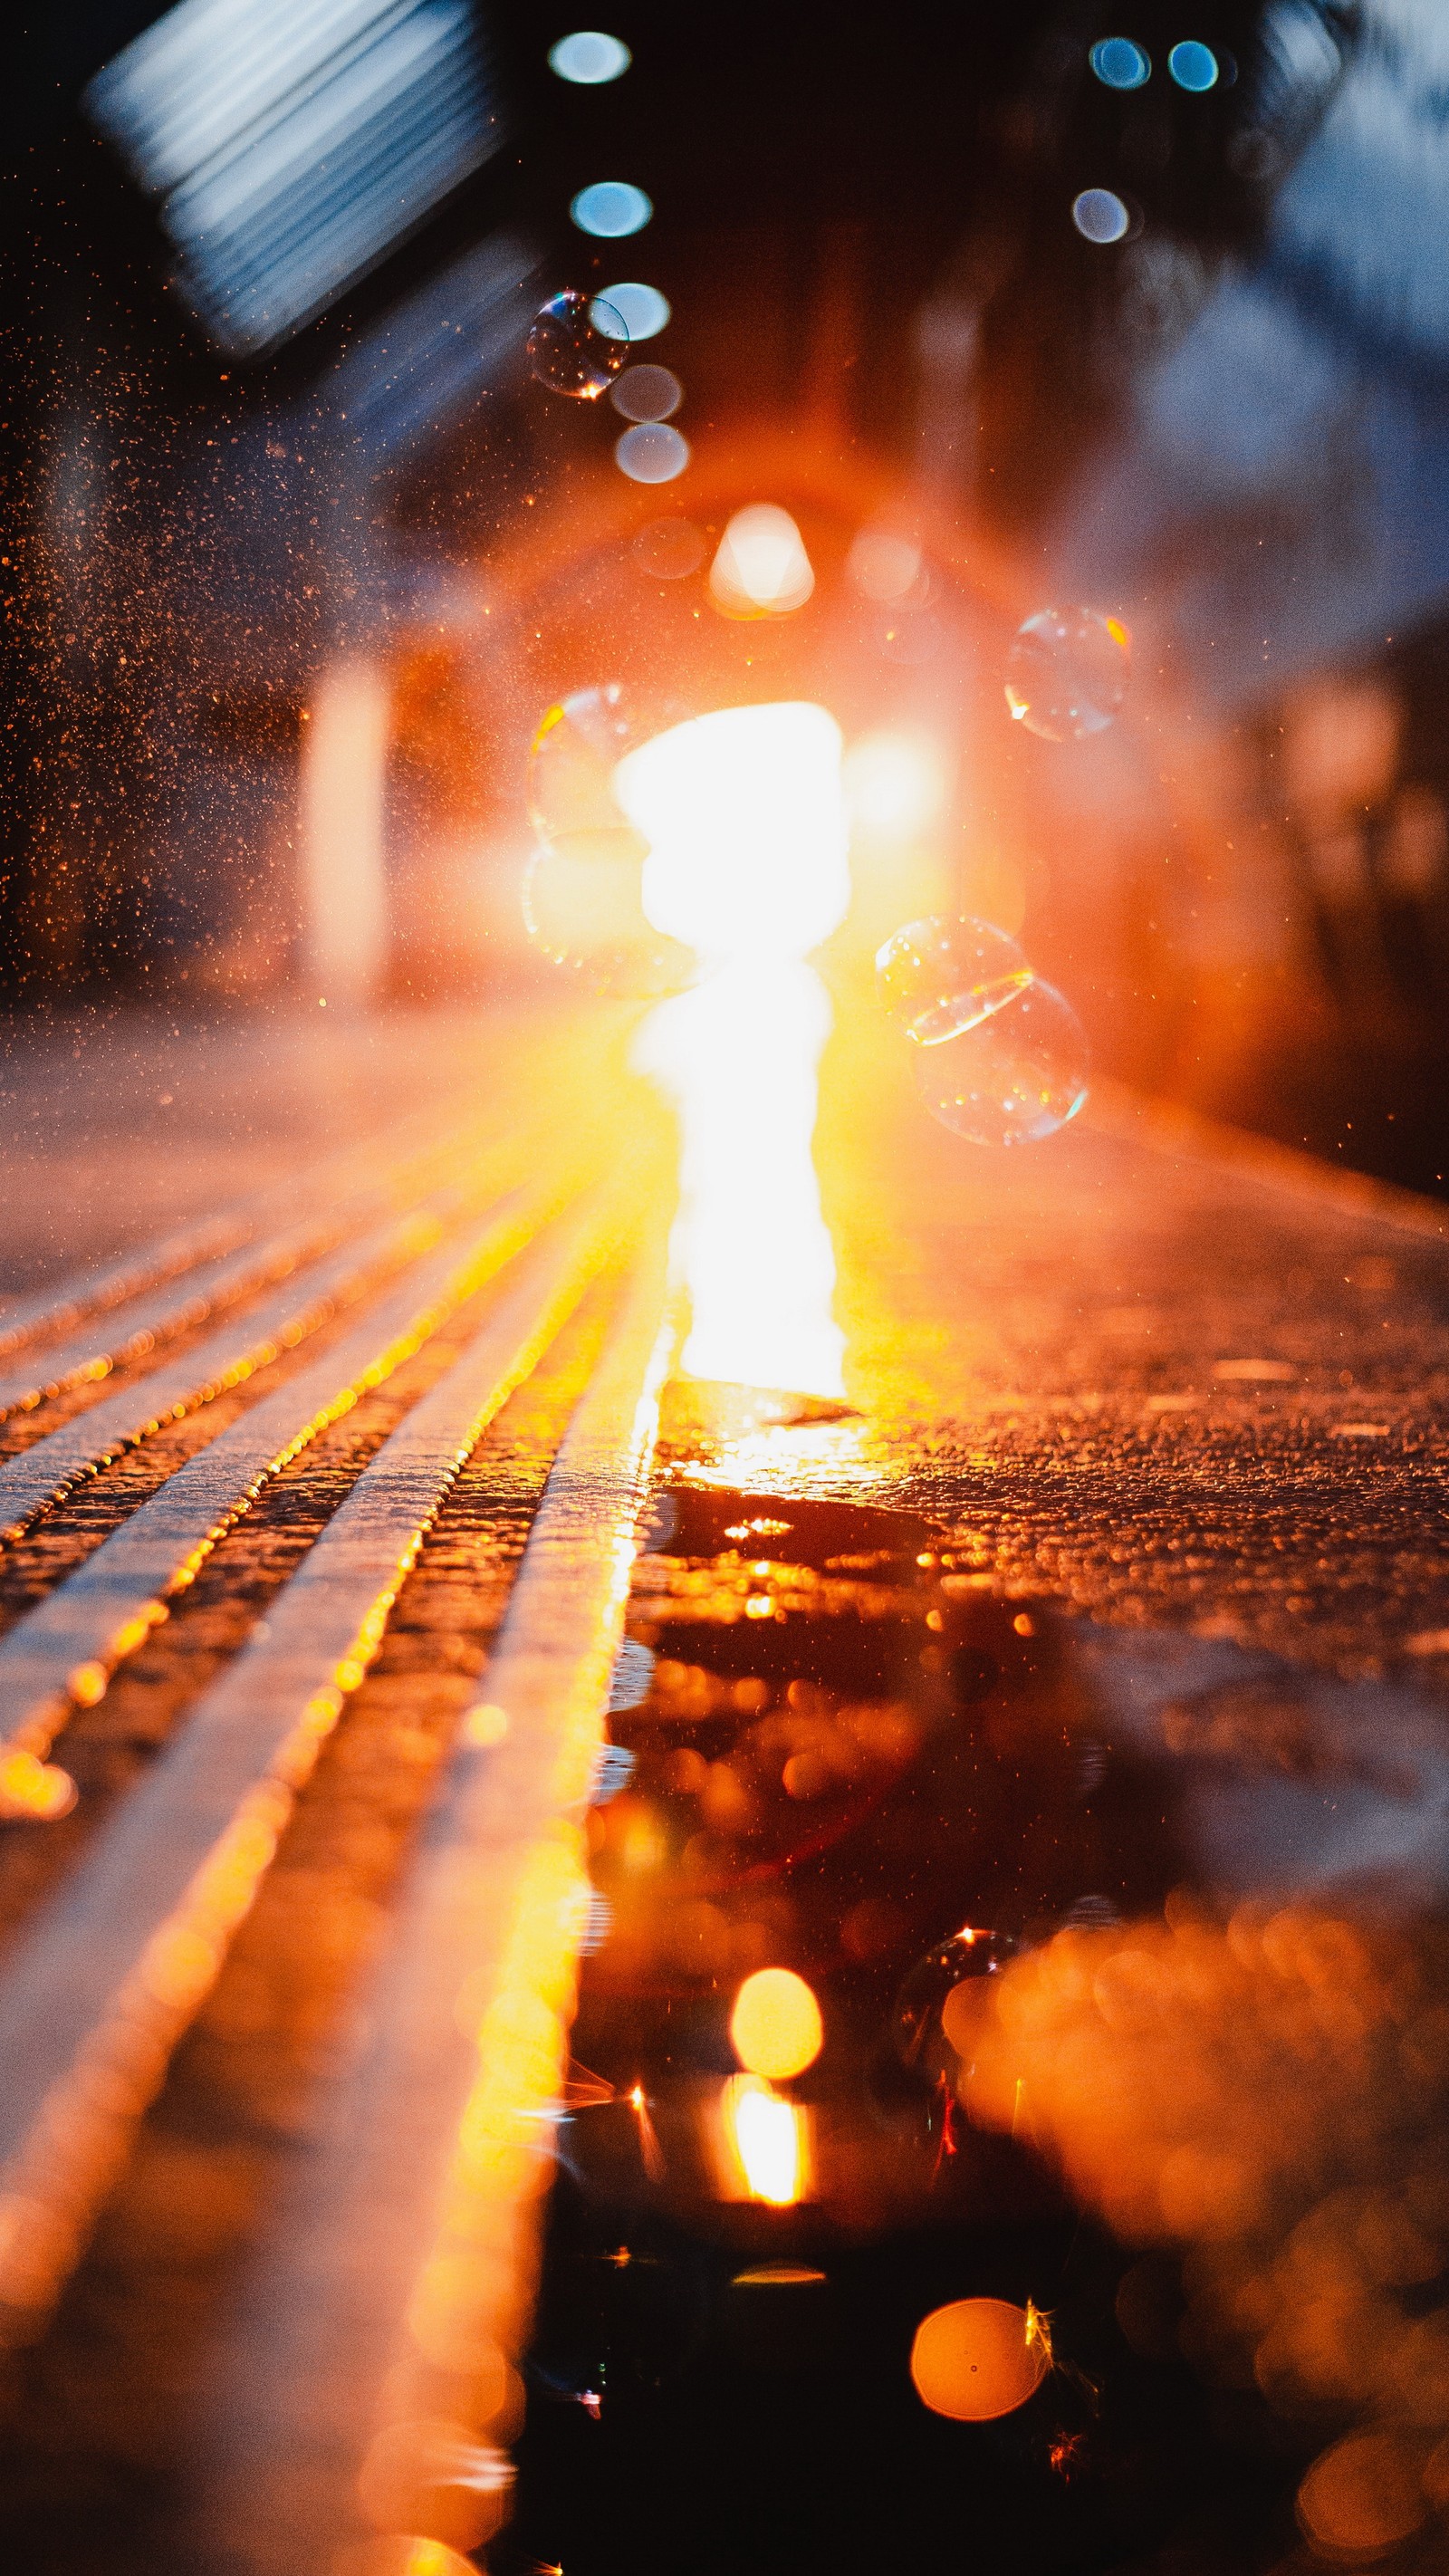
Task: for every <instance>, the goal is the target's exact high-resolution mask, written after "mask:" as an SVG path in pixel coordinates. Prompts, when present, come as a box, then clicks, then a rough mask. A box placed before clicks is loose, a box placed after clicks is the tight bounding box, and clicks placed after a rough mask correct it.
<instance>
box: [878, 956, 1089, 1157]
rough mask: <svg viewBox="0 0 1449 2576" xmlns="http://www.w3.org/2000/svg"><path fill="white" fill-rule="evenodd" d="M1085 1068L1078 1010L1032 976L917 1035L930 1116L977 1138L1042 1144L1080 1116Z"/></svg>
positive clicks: (919, 1074)
mask: <svg viewBox="0 0 1449 2576" xmlns="http://www.w3.org/2000/svg"><path fill="white" fill-rule="evenodd" d="M942 1016H946V1017H949V1012H946V1013H944V1014H943V1015H942ZM916 1034H917V1035H918V1033H916ZM1087 1068H1088V1049H1087V1040H1086V1033H1085V1031H1084V1030H1083V1028H1082V1024H1081V1021H1080V1020H1079V1019H1078V1017H1077V1015H1076V1012H1075V1011H1074V1010H1073V1009H1072V1006H1071V1004H1070V1002H1068V1001H1066V1000H1064V999H1063V997H1062V995H1061V994H1060V993H1058V992H1057V991H1055V989H1054V988H1053V986H1052V985H1050V984H1043V983H1042V981H1041V979H1040V977H1039V976H1033V977H1031V978H1030V979H1029V980H1028V981H1027V982H1026V983H1025V984H1018V985H1017V986H1016V988H1015V989H1014V990H1013V991H1012V992H1010V993H1008V994H1007V995H1006V996H1005V998H1004V999H1003V1000H1002V1001H1001V1002H1000V1003H994V1004H993V1006H992V1007H991V1008H990V1010H989V1011H987V1012H985V1013H984V1014H982V1013H978V1015H977V1016H976V1017H974V1018H969V1019H963V1021H962V1023H961V1025H960V1026H959V1027H958V1028H956V1029H955V1030H954V1031H952V1032H951V1033H949V1034H947V1035H944V1036H942V1037H941V1038H939V1039H931V1038H925V1039H919V1042H918V1051H917V1055H916V1087H917V1089H918V1090H919V1092H920V1095H921V1098H922V1099H923V1101H924V1102H925V1104H926V1107H927V1108H928V1109H929V1110H930V1112H931V1115H932V1117H933V1118H938V1119H939V1120H940V1122H941V1124H942V1126H943V1127H949V1128H950V1129H951V1131H952V1133H953V1135H957V1136H965V1137H966V1138H967V1139H968V1140H969V1141H970V1143H971V1144H973V1145H1027V1144H1037V1143H1040V1141H1041V1139H1042V1138H1043V1137H1044V1136H1052V1135H1055V1133H1056V1131H1057V1129H1058V1128H1059V1127H1064V1126H1065V1125H1066V1123H1067V1120H1068V1119H1069V1118H1074V1117H1075V1116H1076V1113H1077V1111H1078V1110H1079V1109H1080V1108H1081V1106H1082V1103H1083V1101H1084V1100H1085V1099H1086V1097H1087Z"/></svg>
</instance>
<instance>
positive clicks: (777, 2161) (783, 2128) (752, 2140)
mask: <svg viewBox="0 0 1449 2576" xmlns="http://www.w3.org/2000/svg"><path fill="white" fill-rule="evenodd" d="M720 2112H721V2117H722V2119H723V2122H724V2135H725V2146H726V2151H727V2156H728V2159H729V2164H730V2167H731V2178H732V2181H733V2183H734V2188H735V2190H736V2192H737V2193H738V2192H742V2193H743V2196H744V2197H745V2198H746V2199H749V2200H761V2201H764V2202H765V2203H766V2204H767V2205H768V2206H769V2207H770V2208H771V2209H791V2208H793V2207H794V2205H795V2203H796V2202H797V2201H798V2200H803V2199H804V2197H805V2193H806V2190H807V2188H808V2184H809V2172H810V2158H809V2130H808V2115H807V2113H806V2112H805V2110H804V2109H803V2107H802V2106H801V2105H800V2104H799V2103H798V2102H786V2101H785V2100H783V2098H782V2097H781V2095H780V2094H778V2093H772V2092H771V2090H770V2087H769V2085H768V2084H765V2083H763V2082H762V2081H761V2079H760V2078H759V2076H757V2075H732V2076H731V2077H730V2079H729V2081H728V2083H727V2084H726V2085H725V2088H724V2092H723V2094H722V2096H721V2100H720Z"/></svg>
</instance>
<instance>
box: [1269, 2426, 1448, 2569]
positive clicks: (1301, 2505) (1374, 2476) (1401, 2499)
mask: <svg viewBox="0 0 1449 2576" xmlns="http://www.w3.org/2000/svg"><path fill="white" fill-rule="evenodd" d="M1421 2456H1422V2454H1419V2456H1417V2457H1416V2454H1415V2450H1414V2448H1413V2447H1412V2446H1411V2445H1410V2444H1409V2443H1408V2442H1405V2441H1404V2440H1403V2439H1402V2438H1400V2437H1399V2436H1396V2435H1395V2434H1393V2433H1390V2432H1383V2431H1375V2432H1371V2433H1351V2434H1350V2435H1349V2437H1348V2439H1347V2441H1345V2442H1335V2443H1334V2445H1333V2448H1332V2450H1331V2451H1325V2452H1324V2453H1323V2456H1322V2458H1321V2459H1317V2460H1315V2461H1314V2463H1313V2466H1312V2468H1311V2469H1310V2470H1309V2472H1308V2475H1307V2477H1306V2478H1305V2479H1304V2481H1303V2484H1302V2485H1301V2487H1300V2488H1299V2490H1298V2519H1299V2522H1300V2523H1301V2524H1302V2526H1303V2529H1304V2531H1305V2533H1306V2534H1307V2536H1308V2539H1309V2540H1310V2541H1311V2543H1312V2545H1313V2547H1314V2549H1315V2550H1317V2551H1318V2552H1319V2553H1320V2554H1321V2555H1323V2556H1325V2557H1331V2558H1343V2559H1352V2561H1353V2562H1354V2564H1355V2565H1356V2566H1357V2565H1359V2564H1361V2562H1362V2561H1363V2560H1364V2559H1366V2558H1370V2559H1371V2558H1385V2557H1387V2556H1388V2553H1389V2551H1390V2550H1391V2549H1396V2548H1397V2547H1398V2546H1399V2543H1400V2542H1401V2541H1404V2540H1407V2539H1408V2538H1409V2537H1410V2535H1411V2534H1412V2533H1413V2532H1416V2531H1417V2530H1418V2528H1419V2525H1420V2524H1421V2523H1422V2522H1424V2521H1426V2520H1427V2519H1428V2513H1429V2501H1428V2498H1427V2497H1426V2495H1425V2493H1424V2484H1423V2480H1422V2478H1421V2476H1420V2471H1419V2457H1421Z"/></svg>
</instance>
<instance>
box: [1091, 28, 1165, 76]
mask: <svg viewBox="0 0 1449 2576" xmlns="http://www.w3.org/2000/svg"><path fill="white" fill-rule="evenodd" d="M1087 59H1088V61H1089V62H1090V64H1091V66H1092V69H1093V71H1094V72H1095V73H1096V75H1097V78H1098V80H1099V81H1104V82H1105V83H1106V86H1107V87H1108V89H1140V88H1141V87H1142V84H1143V82H1144V81H1145V80H1150V79H1151V77H1152V60H1151V56H1150V55H1149V54H1148V52H1147V49H1146V47H1145V46H1143V45H1139V44H1137V43H1136V42H1135V40H1134V39H1133V38H1132V37H1131V36H1104V37H1103V38H1102V40H1101V42H1100V44H1096V45H1094V46H1093V47H1092V50H1091V53H1090V54H1089V55H1088V57H1087Z"/></svg>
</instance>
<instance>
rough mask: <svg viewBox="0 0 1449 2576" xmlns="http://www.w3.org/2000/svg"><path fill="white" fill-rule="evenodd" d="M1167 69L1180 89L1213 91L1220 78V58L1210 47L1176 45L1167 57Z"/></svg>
mask: <svg viewBox="0 0 1449 2576" xmlns="http://www.w3.org/2000/svg"><path fill="white" fill-rule="evenodd" d="M1167 68H1168V70H1169V71H1170V72H1171V74H1172V77H1173V79H1174V80H1175V81H1176V83H1177V86H1178V88H1179V89H1190V90H1204V89H1212V88H1213V87H1214V86H1215V84H1216V81H1217V77H1218V58H1217V56H1216V54H1215V53H1214V52H1213V50H1212V48H1211V46H1210V45H1199V44H1195V43H1188V44H1183V45H1174V46H1173V48H1172V51H1171V53H1170V54H1169V55H1168V57H1167Z"/></svg>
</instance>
